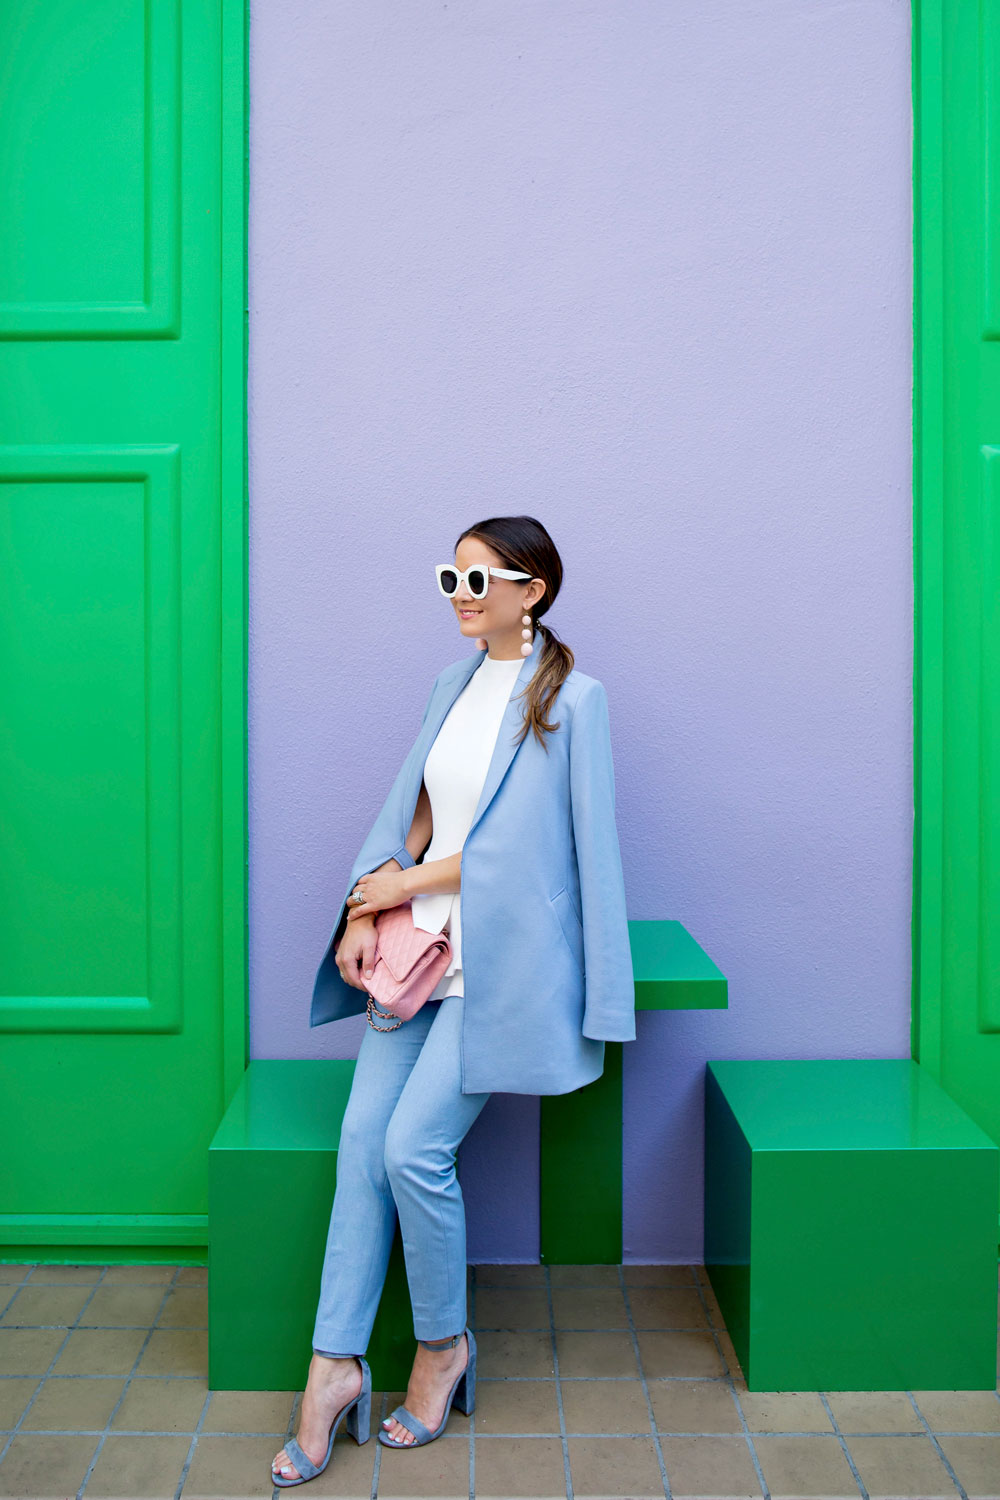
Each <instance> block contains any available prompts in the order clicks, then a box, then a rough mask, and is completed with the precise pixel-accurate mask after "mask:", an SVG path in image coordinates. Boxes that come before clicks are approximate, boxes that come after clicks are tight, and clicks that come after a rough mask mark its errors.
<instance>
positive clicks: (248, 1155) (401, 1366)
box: [208, 1058, 414, 1391]
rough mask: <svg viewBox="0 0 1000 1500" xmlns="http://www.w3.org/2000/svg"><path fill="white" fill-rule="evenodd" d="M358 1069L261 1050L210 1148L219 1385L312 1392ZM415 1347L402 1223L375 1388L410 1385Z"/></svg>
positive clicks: (212, 1357)
mask: <svg viewBox="0 0 1000 1500" xmlns="http://www.w3.org/2000/svg"><path fill="white" fill-rule="evenodd" d="M353 1077H354V1059H353V1058H345V1059H330V1060H325V1059H323V1060H299V1061H284V1060H281V1059H276V1060H270V1059H265V1058H258V1059H256V1060H255V1061H253V1062H251V1063H250V1065H249V1066H248V1068H247V1070H246V1072H245V1073H244V1075H243V1078H242V1079H241V1081H240V1085H239V1087H238V1088H237V1090H236V1093H235V1094H234V1096H233V1098H232V1101H231V1102H230V1105H229V1108H228V1109H227V1110H226V1113H225V1115H224V1116H223V1118H222V1120H221V1122H220V1124H219V1128H218V1129H217V1130H216V1132H215V1135H214V1137H213V1139H212V1143H211V1145H210V1146H209V1151H208V1385H209V1389H210V1390H234V1391H300V1390H303V1389H304V1388H305V1383H306V1377H307V1375H308V1373H309V1361H310V1358H311V1357H312V1333H313V1324H314V1323H315V1319H316V1304H317V1300H318V1298H319V1288H320V1274H321V1271H322V1267H323V1256H324V1253H325V1250H326V1236H327V1230H328V1229H329V1227H330V1209H331V1206H332V1204H333V1193H334V1188H335V1186H336V1181H337V1148H338V1145H339V1142H340V1125H341V1121H342V1119H343V1117H344V1110H345V1108H346V1106H347V1098H348V1095H349V1094H350V1092H351V1081H352V1079H353ZM282 1204H285V1205H286V1207H285V1208H284V1209H282V1208H281V1207H280V1205H282ZM413 1350H414V1343H413V1314H412V1310H411V1307H410V1292H409V1287H408V1286H407V1281H406V1268H405V1264H404V1261H403V1249H402V1240H401V1238H400V1234H399V1227H398V1225H397V1228H396V1238H395V1241H394V1243H393V1248H392V1254H391V1256H390V1259H389V1269H388V1272H387V1274H386V1279H385V1287H384V1290H383V1293H382V1300H381V1303H380V1304H379V1311H378V1316H377V1318H376V1321H375V1327H374V1328H373V1330H372V1337H371V1343H370V1345H369V1348H368V1354H367V1359H368V1363H369V1365H370V1366H371V1371H372V1381H373V1384H374V1387H375V1389H377V1390H405V1388H406V1382H407V1379H408V1378H409V1373H410V1366H411V1364H412V1363H413Z"/></svg>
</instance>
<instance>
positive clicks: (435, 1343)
mask: <svg viewBox="0 0 1000 1500" xmlns="http://www.w3.org/2000/svg"><path fill="white" fill-rule="evenodd" d="M461 1337H462V1335H461V1334H460V1333H456V1335H455V1337H454V1338H453V1339H450V1340H443V1339H433V1340H428V1339H417V1343H418V1344H423V1346H424V1348H425V1349H454V1347H455V1345H456V1344H457V1343H458V1341H459V1339H460V1338H461ZM465 1337H466V1338H467V1339H468V1341H469V1359H468V1363H467V1364H466V1366H465V1369H464V1370H463V1371H462V1373H461V1375H459V1377H458V1379H457V1380H456V1381H455V1384H454V1385H453V1386H452V1388H451V1390H450V1391H449V1392H448V1400H447V1403H446V1404H445V1408H444V1416H443V1417H442V1418H441V1421H440V1423H439V1424H438V1426H437V1428H436V1429H435V1431H434V1432H431V1430H430V1428H429V1427H428V1426H426V1424H425V1423H423V1422H421V1420H420V1418H419V1417H415V1416H414V1415H413V1413H412V1411H408V1410H407V1408H406V1407H405V1406H397V1407H396V1409H395V1411H391V1412H390V1413H389V1415H388V1417H386V1419H385V1420H386V1421H387V1422H390V1421H392V1419H393V1417H395V1419H396V1421H397V1422H402V1424H403V1426H404V1427H408V1428H409V1430H410V1431H411V1432H412V1433H413V1442H412V1443H406V1442H402V1443H400V1442H397V1441H396V1439H395V1438H391V1437H390V1436H389V1434H388V1433H387V1432H386V1431H385V1430H384V1428H382V1427H380V1428H379V1434H378V1440H379V1442H380V1443H384V1444H385V1446H386V1447H387V1448H421V1447H423V1445H424V1443H432V1442H433V1441H434V1439H435V1438H436V1437H440V1436H441V1434H442V1432H444V1429H445V1424H446V1423H447V1421H448V1417H449V1415H450V1413H451V1403H452V1402H453V1401H454V1403H455V1405H456V1406H457V1407H458V1409H459V1411H460V1412H464V1413H465V1415H466V1416H467V1417H470V1416H471V1415H472V1412H473V1409H474V1408H475V1405H476V1340H475V1336H474V1334H473V1332H472V1329H471V1328H466V1330H465Z"/></svg>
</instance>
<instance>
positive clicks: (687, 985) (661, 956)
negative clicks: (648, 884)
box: [539, 919, 729, 1266]
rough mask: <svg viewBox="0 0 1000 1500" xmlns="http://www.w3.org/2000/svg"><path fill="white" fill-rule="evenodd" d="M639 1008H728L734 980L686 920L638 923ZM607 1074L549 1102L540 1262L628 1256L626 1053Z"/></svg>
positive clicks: (609, 1057) (607, 1056)
mask: <svg viewBox="0 0 1000 1500" xmlns="http://www.w3.org/2000/svg"><path fill="white" fill-rule="evenodd" d="M628 927H629V940H630V945H631V949H632V972H633V975H634V978H635V1008H636V1010H725V1009H726V1007H727V1005H728V1003H729V1001H728V986H727V982H726V976H725V975H724V974H723V973H722V972H721V971H720V970H719V969H718V968H716V966H715V964H714V963H713V962H712V960H711V959H710V958H709V956H708V954H707V953H706V952H705V951H704V949H703V948H700V947H699V946H698V944H697V943H696V942H695V940H694V938H693V937H692V936H691V934H690V933H689V932H688V931H687V929H686V928H685V927H683V926H682V924H681V923H680V922H668V921H659V920H655V921H654V920H644V919H630V921H629V924H628ZM627 1045H631V1044H630V1043H623V1042H605V1044H604V1072H603V1073H602V1074H601V1076H600V1078H595V1079H594V1081H593V1083H587V1084H584V1086H583V1088H580V1089H573V1090H572V1091H571V1092H570V1093H568V1094H545V1095H543V1097H542V1101H541V1142H540V1150H541V1156H540V1162H539V1193H540V1197H541V1203H540V1215H539V1217H540V1226H541V1227H540V1241H541V1243H540V1246H539V1259H540V1260H541V1261H542V1262H543V1263H544V1262H548V1263H549V1264H555V1265H566V1264H570V1265H611V1266H614V1265H617V1264H618V1262H619V1261H620V1260H621V1258H622V1104H623V1100H622V1048H623V1046H627Z"/></svg>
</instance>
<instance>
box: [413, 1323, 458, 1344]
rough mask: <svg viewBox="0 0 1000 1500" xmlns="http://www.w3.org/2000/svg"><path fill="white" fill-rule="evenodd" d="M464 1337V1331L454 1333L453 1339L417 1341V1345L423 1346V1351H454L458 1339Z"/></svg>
mask: <svg viewBox="0 0 1000 1500" xmlns="http://www.w3.org/2000/svg"><path fill="white" fill-rule="evenodd" d="M464 1337H465V1329H464V1328H463V1329H462V1332H461V1333H456V1335H455V1337H454V1338H453V1339H430V1340H428V1339H417V1343H418V1344H423V1346H424V1348H425V1349H454V1347H455V1345H456V1344H457V1343H458V1341H459V1339H461V1338H464Z"/></svg>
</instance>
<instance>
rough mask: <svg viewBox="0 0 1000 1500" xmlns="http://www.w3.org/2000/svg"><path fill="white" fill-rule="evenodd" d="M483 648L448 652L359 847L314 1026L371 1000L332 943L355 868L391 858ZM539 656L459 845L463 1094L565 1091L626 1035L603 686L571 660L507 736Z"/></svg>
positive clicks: (515, 696) (529, 667)
mask: <svg viewBox="0 0 1000 1500" xmlns="http://www.w3.org/2000/svg"><path fill="white" fill-rule="evenodd" d="M483 655H484V653H483V652H482V651H479V650H477V651H476V652H475V654H474V655H472V656H466V657H463V658H462V660H461V661H457V662H453V663H452V664H451V665H450V666H448V667H445V668H444V670H443V671H442V672H440V673H439V674H438V676H437V677H436V679H435V681H434V686H433V687H432V689H431V694H430V698H429V699H428V702H427V707H426V708H425V710H424V717H423V722H422V724H421V728H420V732H419V734H418V735H417V738H416V742H415V744H414V745H413V748H412V749H411V750H410V752H409V754H408V755H407V757H406V759H405V761H404V762H403V765H402V768H401V770H400V772H399V775H398V776H397V777H396V780H395V782H394V783H393V786H392V788H391V790H390V792H389V795H388V796H387V797H386V800H385V804H384V805H383V807H382V810H381V812H380V813H379V815H378V817H377V818H376V819H375V822H374V824H373V826H372V828H371V831H370V833H369V834H368V837H367V838H366V839H365V841H364V844H363V845H362V847H361V851H360V853H359V854H358V857H357V859H356V860H355V861H354V866H353V868H352V870H351V878H350V879H349V880H348V882H347V886H346V889H345V891H344V898H343V901H342V902H341V905H340V909H339V911H338V913H337V919H336V922H335V923H334V928H333V932H332V934H331V936H330V941H329V943H328V944H327V948H326V951H325V953H324V955H323V959H322V961H321V963H320V966H319V970H318V972H317V975H316V981H315V985H314V987H313V997H312V1005H311V1009H310V1017H309V1024H310V1026H322V1025H325V1023H326V1022H327V1021H337V1020H340V1019H341V1018H343V1017H345V1016H353V1015H357V1014H359V1013H361V1012H364V1010H365V1008H366V996H365V994H364V993H363V991H361V990H358V989H355V988H354V987H353V986H351V985H349V984H345V982H344V980H343V979H342V978H341V976H340V970H339V969H338V968H337V965H336V962H335V958H334V951H333V950H334V944H335V943H338V942H339V941H340V938H341V936H342V934H343V930H344V928H345V926H346V924H347V898H348V896H349V895H350V893H351V891H352V890H353V889H354V885H355V883H356V881H357V880H358V878H359V876H361V875H365V874H368V873H369V871H371V870H374V869H377V868H378V866H379V865H381V864H384V863H385V861H386V860H387V859H390V858H393V857H394V858H396V859H397V860H399V862H400V864H402V865H404V866H407V867H409V866H410V865H412V864H413V863H414V861H413V859H412V857H411V855H410V854H409V852H408V851H407V849H406V848H405V846H404V840H405V838H406V836H407V834H408V833H409V831H410V825H411V824H412V822H413V815H414V812H415V811H416V805H417V798H418V796H419V793H420V787H421V783H422V781H423V773H424V762H425V761H426V759H427V753H428V751H429V750H430V748H431V745H432V744H433V743H434V740H435V738H436V736H437V733H438V730H439V729H440V728H441V725H442V723H443V722H444V718H445V715H446V714H447V713H448V710H449V709H450V708H451V705H452V704H453V703H454V701H455V699H456V698H457V697H458V695H459V693H460V692H461V691H462V689H463V688H464V687H465V684H466V683H467V682H468V681H469V678H470V677H471V676H472V674H473V672H475V671H476V669H477V667H478V666H479V664H480V663H481V661H482V659H483ZM536 666H537V653H532V655H531V656H526V657H525V659H524V663H523V665H522V667H521V670H520V672H519V673H518V675H517V680H516V682H515V685H514V689H513V692H512V694H511V698H510V701H509V702H508V704H507V707H506V709H505V711H504V715H503V718H502V720H501V723H500V731H499V734H498V736H497V741H496V745H495V747H494V750H493V756H492V759H491V761H490V764H489V769H488V771H487V773H486V780H485V782H484V784H483V790H482V794H481V796H480V798H479V803H478V806H477V808H476V811H475V813H474V815H473V820H472V827H471V828H470V830H469V833H468V836H467V838H466V840H465V843H464V845H463V848H462V885H461V895H460V906H461V920H462V968H463V972H464V980H465V1004H464V1006H463V1022H462V1059H461V1062H462V1092H463V1093H465V1094H472V1093H487V1092H494V1091H496V1092H502V1093H510V1094H565V1093H569V1092H570V1090H572V1089H577V1088H580V1086H581V1085H582V1084H585V1083H590V1082H591V1081H592V1080H593V1079H595V1078H598V1077H600V1075H601V1073H602V1072H603V1070H604V1043H605V1041H606V1040H609V1041H620V1042H629V1041H633V1040H634V1039H635V982H634V977H633V973H632V954H631V947H630V944H629V932H628V920H627V917H626V914H625V886H624V880H623V876H622V862H621V853H620V850H619V844H618V833H617V829H616V826H615V782H614V770H613V767H612V761H611V734H610V726H609V722H608V699H607V694H606V692H605V690H604V686H603V684H602V683H600V682H598V680H597V679H596V678H595V677H588V676H587V675H586V674H585V673H583V672H578V671H577V670H576V668H574V669H573V670H572V671H571V672H570V673H569V675H568V677H566V679H565V681H564V682H563V684H562V687H561V688H560V690H559V694H558V696H557V698H556V700H555V703H554V705H553V708H552V710H551V711H550V713H549V718H550V720H553V721H554V720H556V719H558V721H559V728H558V729H557V730H556V731H555V732H554V733H553V734H548V735H546V736H545V739H546V741H547V744H548V751H547V753H546V750H544V749H543V748H542V746H541V745H540V744H539V743H538V741H537V739H536V738H535V735H534V732H533V731H529V733H528V734H527V736H526V738H525V739H524V740H523V741H522V742H521V744H520V745H518V746H517V747H516V748H515V744H514V736H515V734H516V732H517V730H518V728H519V727H520V725H521V723H522V715H523V700H521V699H519V694H520V693H521V692H522V690H523V689H524V688H525V687H526V686H527V684H528V682H529V680H530V678H531V676H532V675H533V673H534V671H535V668H536Z"/></svg>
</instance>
